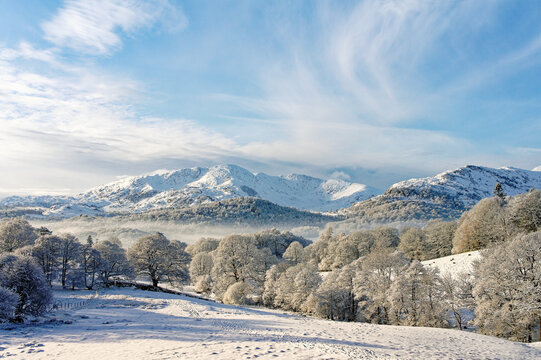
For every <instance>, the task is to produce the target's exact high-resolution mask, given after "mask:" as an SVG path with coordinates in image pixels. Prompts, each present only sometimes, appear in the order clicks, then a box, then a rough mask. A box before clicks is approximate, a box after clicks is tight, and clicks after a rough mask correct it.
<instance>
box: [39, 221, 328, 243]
mask: <svg viewBox="0 0 541 360" xmlns="http://www.w3.org/2000/svg"><path fill="white" fill-rule="evenodd" d="M29 221H30V223H31V224H32V225H33V226H34V227H40V226H44V227H46V228H48V229H49V230H51V231H52V232H53V233H70V234H73V235H75V236H76V237H78V238H79V239H80V240H81V241H83V242H84V240H85V239H86V238H87V237H88V236H89V235H91V236H92V237H93V238H94V240H95V241H96V240H107V239H109V238H112V237H116V238H118V239H119V240H120V241H121V242H122V245H123V246H124V247H125V248H128V247H130V246H131V244H133V243H134V242H135V241H136V240H137V239H138V238H140V237H143V236H146V235H150V234H153V233H155V232H161V233H163V234H164V235H165V236H166V237H167V238H168V239H170V240H180V241H183V242H185V243H187V244H192V243H194V242H196V241H197V240H199V239H200V238H202V237H211V238H217V239H219V238H223V237H225V236H227V235H230V234H247V233H254V232H258V231H260V230H264V229H271V228H277V229H279V230H288V231H291V232H292V233H294V234H295V235H298V236H302V237H304V238H306V239H309V240H316V239H317V238H318V237H319V233H320V232H321V231H322V228H320V227H317V226H299V227H291V226H289V227H287V226H279V225H273V224H268V225H264V226H250V225H227V226H225V225H224V226H220V225H207V224H196V223H193V224H180V223H175V222H173V221H144V220H126V219H121V218H89V217H76V218H71V219H68V220H37V219H32V220H29Z"/></svg>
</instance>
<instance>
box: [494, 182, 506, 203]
mask: <svg viewBox="0 0 541 360" xmlns="http://www.w3.org/2000/svg"><path fill="white" fill-rule="evenodd" d="M492 194H494V196H497V197H499V198H500V199H502V200H505V192H504V191H503V186H502V184H501V183H500V182H499V181H498V182H497V183H496V186H494V190H493V191H492Z"/></svg>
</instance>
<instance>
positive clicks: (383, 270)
mask: <svg viewBox="0 0 541 360" xmlns="http://www.w3.org/2000/svg"><path fill="white" fill-rule="evenodd" d="M408 264H409V260H408V259H407V258H406V256H405V255H404V253H402V252H400V251H393V250H392V249H388V248H387V249H385V248H379V249H377V250H375V251H373V252H371V253H370V254H369V255H367V256H366V257H365V258H364V259H363V261H362V266H361V271H360V272H358V275H357V276H356V278H355V279H354V284H353V292H354V294H355V297H356V299H357V300H358V301H359V314H358V318H359V319H360V320H361V321H367V322H372V323H376V324H389V323H391V294H390V290H391V285H392V283H393V279H395V278H397V277H398V276H399V274H400V273H401V272H402V271H404V269H405V268H406V267H407V266H408Z"/></svg>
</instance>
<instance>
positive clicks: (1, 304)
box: [0, 287, 19, 322]
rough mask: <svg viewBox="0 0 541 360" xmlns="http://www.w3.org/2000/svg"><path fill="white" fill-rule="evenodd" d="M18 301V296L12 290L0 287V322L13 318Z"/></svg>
mask: <svg viewBox="0 0 541 360" xmlns="http://www.w3.org/2000/svg"><path fill="white" fill-rule="evenodd" d="M18 303H19V296H18V295H17V294H15V293H14V292H13V291H11V290H9V289H6V288H3V287H0V322H2V321H5V320H9V319H13V318H14V317H15V310H16V309H17V305H18Z"/></svg>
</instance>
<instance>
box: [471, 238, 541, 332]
mask: <svg viewBox="0 0 541 360" xmlns="http://www.w3.org/2000/svg"><path fill="white" fill-rule="evenodd" d="M481 256H482V258H481V261H479V262H477V263H476V264H474V275H475V286H474V288H473V295H474V298H475V302H476V304H477V306H476V309H475V315H476V317H475V324H476V325H477V326H478V327H479V329H480V330H481V332H482V333H484V334H489V335H494V336H500V337H505V338H509V339H512V340H515V341H531V340H532V329H533V328H534V327H535V325H536V324H539V325H541V232H535V233H530V234H520V235H518V236H516V237H515V238H514V239H513V240H511V241H508V242H504V243H502V244H499V245H497V246H494V247H492V248H490V249H487V250H485V251H484V252H482V253H481Z"/></svg>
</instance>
